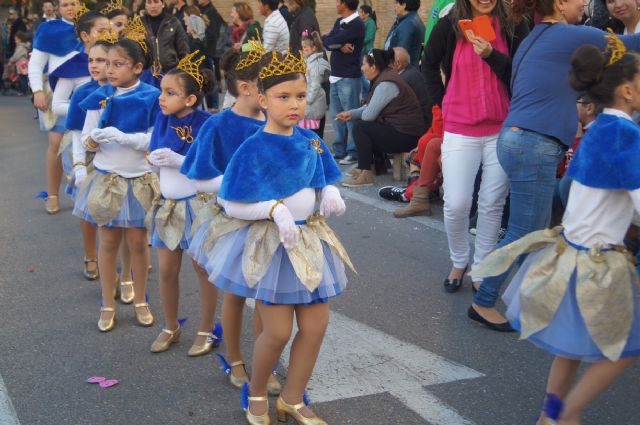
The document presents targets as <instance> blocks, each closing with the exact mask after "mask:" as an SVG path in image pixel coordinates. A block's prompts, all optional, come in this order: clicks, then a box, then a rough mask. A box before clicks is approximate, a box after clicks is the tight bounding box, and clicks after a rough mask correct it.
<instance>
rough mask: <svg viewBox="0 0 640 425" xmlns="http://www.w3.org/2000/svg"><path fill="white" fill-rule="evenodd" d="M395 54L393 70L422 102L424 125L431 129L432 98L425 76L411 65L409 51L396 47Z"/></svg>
mask: <svg viewBox="0 0 640 425" xmlns="http://www.w3.org/2000/svg"><path fill="white" fill-rule="evenodd" d="M393 52H394V57H395V61H394V62H393V68H394V69H395V70H396V71H397V72H398V74H400V76H401V77H402V78H403V79H404V81H406V82H407V84H409V87H411V89H412V90H413V92H414V93H415V95H416V97H417V98H418V101H419V102H420V109H421V110H422V117H423V118H424V124H425V125H426V127H427V128H429V127H431V100H430V99H431V98H430V96H429V91H428V90H427V83H426V82H425V81H424V75H422V73H421V72H420V71H418V68H416V67H415V66H413V65H411V64H410V63H409V52H407V49H405V48H404V47H394V48H393Z"/></svg>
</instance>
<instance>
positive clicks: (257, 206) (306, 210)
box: [218, 187, 317, 221]
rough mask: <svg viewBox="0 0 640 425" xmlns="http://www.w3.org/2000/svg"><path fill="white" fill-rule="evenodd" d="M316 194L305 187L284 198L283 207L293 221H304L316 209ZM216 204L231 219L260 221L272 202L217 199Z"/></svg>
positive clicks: (266, 215)
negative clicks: (222, 208)
mask: <svg viewBox="0 0 640 425" xmlns="http://www.w3.org/2000/svg"><path fill="white" fill-rule="evenodd" d="M316 199H317V192H316V190H315V189H312V188H310V187H305V188H304V189H301V190H299V191H298V192H296V193H294V194H293V195H291V196H288V197H286V198H284V200H283V203H284V206H285V207H287V209H288V210H289V211H290V212H291V215H292V216H293V219H294V220H296V221H298V220H306V219H307V218H309V216H310V215H311V214H313V211H314V210H315V207H316ZM218 202H219V203H220V205H222V207H224V209H225V211H226V213H227V214H228V215H229V216H231V217H236V218H240V219H243V220H260V219H265V218H267V217H268V215H269V211H270V210H271V209H272V207H273V201H264V202H251V203H247V202H237V201H227V200H225V199H222V198H220V197H218Z"/></svg>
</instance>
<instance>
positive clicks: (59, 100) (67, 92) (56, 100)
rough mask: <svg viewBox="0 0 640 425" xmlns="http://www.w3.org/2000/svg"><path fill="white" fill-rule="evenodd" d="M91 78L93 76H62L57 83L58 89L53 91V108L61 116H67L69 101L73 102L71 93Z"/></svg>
mask: <svg viewBox="0 0 640 425" xmlns="http://www.w3.org/2000/svg"><path fill="white" fill-rule="evenodd" d="M90 80H91V77H89V76H84V77H77V78H60V79H58V82H57V83H56V89H55V90H54V91H53V100H52V102H51V110H52V111H53V113H54V114H56V115H57V116H59V117H66V116H67V114H68V113H69V103H70V102H71V94H72V93H73V91H74V90H75V89H76V87H78V86H81V85H83V84H84V83H86V82H88V81H90Z"/></svg>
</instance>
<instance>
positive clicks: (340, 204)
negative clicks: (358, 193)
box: [320, 186, 347, 217]
mask: <svg viewBox="0 0 640 425" xmlns="http://www.w3.org/2000/svg"><path fill="white" fill-rule="evenodd" d="M346 209H347V207H346V205H345V204H344V200H343V199H342V196H340V191H339V190H338V188H337V187H335V186H325V188H324V189H322V198H321V199H320V214H322V215H323V216H325V217H329V216H330V215H331V214H335V215H342V214H344V212H345V210H346Z"/></svg>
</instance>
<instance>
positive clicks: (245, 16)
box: [233, 1, 253, 22]
mask: <svg viewBox="0 0 640 425" xmlns="http://www.w3.org/2000/svg"><path fill="white" fill-rule="evenodd" d="M233 7H234V8H235V9H236V12H237V13H238V16H239V17H240V19H242V20H243V21H245V22H247V21H249V20H251V19H253V9H251V6H249V5H248V4H247V3H245V2H243V1H239V2H236V3H233Z"/></svg>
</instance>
